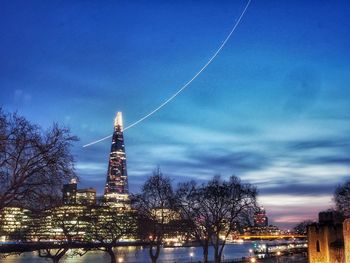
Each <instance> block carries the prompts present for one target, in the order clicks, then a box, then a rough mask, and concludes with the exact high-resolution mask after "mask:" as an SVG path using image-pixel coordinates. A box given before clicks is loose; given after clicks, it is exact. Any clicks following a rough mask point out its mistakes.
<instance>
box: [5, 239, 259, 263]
mask: <svg viewBox="0 0 350 263" xmlns="http://www.w3.org/2000/svg"><path fill="white" fill-rule="evenodd" d="M252 246H253V243H252V242H244V243H242V244H227V245H226V246H225V249H224V256H223V258H224V259H232V258H241V257H248V256H249V249H250V248H252ZM115 254H116V256H117V259H119V260H120V262H128V263H148V262H151V261H150V260H149V254H148V249H147V248H142V247H120V248H116V249H115ZM191 255H192V258H191ZM201 258H202V248H201V247H176V248H162V249H161V253H160V256H159V262H164V263H174V262H177V263H180V262H191V261H192V262H193V263H195V262H198V261H199V260H201ZM209 259H213V249H212V248H210V253H209ZM117 261H118V260H117ZM0 262H6V263H44V262H48V261H47V260H45V259H44V258H39V257H38V256H37V254H36V252H31V253H24V254H22V255H20V256H9V257H7V258H5V259H2V260H1V259H0ZM60 262H66V263H93V262H94V263H95V262H98V263H99V262H101V263H109V262H110V257H109V256H108V254H107V253H104V252H102V251H91V252H88V253H87V254H85V255H84V256H72V255H68V256H66V257H65V258H63V259H62V260H61V261H60Z"/></svg>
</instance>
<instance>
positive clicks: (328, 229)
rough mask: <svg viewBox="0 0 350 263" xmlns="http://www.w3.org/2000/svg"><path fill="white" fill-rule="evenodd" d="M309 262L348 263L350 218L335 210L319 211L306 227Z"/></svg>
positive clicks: (349, 257)
mask: <svg viewBox="0 0 350 263" xmlns="http://www.w3.org/2000/svg"><path fill="white" fill-rule="evenodd" d="M308 258H309V263H350V219H346V220H343V218H342V216H341V215H340V214H339V213H337V212H335V211H330V212H321V213H319V222H318V223H314V224H312V225H310V226H309V227H308Z"/></svg>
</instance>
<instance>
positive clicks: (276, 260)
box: [276, 251, 281, 263]
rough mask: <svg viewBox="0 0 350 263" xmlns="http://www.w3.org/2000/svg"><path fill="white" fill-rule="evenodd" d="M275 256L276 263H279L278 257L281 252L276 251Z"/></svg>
mask: <svg viewBox="0 0 350 263" xmlns="http://www.w3.org/2000/svg"><path fill="white" fill-rule="evenodd" d="M276 255H277V257H276V261H277V263H279V262H280V259H279V256H280V255H281V251H277V253H276Z"/></svg>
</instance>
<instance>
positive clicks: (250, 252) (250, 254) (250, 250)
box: [249, 248, 253, 257]
mask: <svg viewBox="0 0 350 263" xmlns="http://www.w3.org/2000/svg"><path fill="white" fill-rule="evenodd" d="M252 253H253V249H251V248H250V249H249V257H251V256H252Z"/></svg>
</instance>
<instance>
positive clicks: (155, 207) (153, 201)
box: [132, 168, 176, 263]
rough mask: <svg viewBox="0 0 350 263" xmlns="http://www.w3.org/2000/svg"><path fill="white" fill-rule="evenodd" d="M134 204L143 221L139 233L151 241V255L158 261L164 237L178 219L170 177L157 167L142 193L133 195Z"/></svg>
mask: <svg viewBox="0 0 350 263" xmlns="http://www.w3.org/2000/svg"><path fill="white" fill-rule="evenodd" d="M132 204H133V206H134V208H135V209H136V211H138V215H139V222H141V224H140V227H139V231H140V232H139V235H140V237H141V239H143V240H147V241H148V242H149V255H150V258H151V261H152V263H156V262H157V260H158V257H159V253H160V249H161V245H162V243H163V240H164V237H165V236H166V235H167V234H169V233H170V232H171V231H172V229H173V228H172V223H173V221H175V219H176V215H175V212H174V210H173V208H174V205H173V204H174V193H173V189H172V186H171V182H170V179H169V178H168V177H165V176H163V174H162V173H161V171H160V169H159V168H158V169H156V170H155V171H154V172H153V176H151V177H150V178H148V180H147V181H146V182H145V184H144V185H143V186H142V191H141V193H140V194H137V195H134V196H133V197H132Z"/></svg>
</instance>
